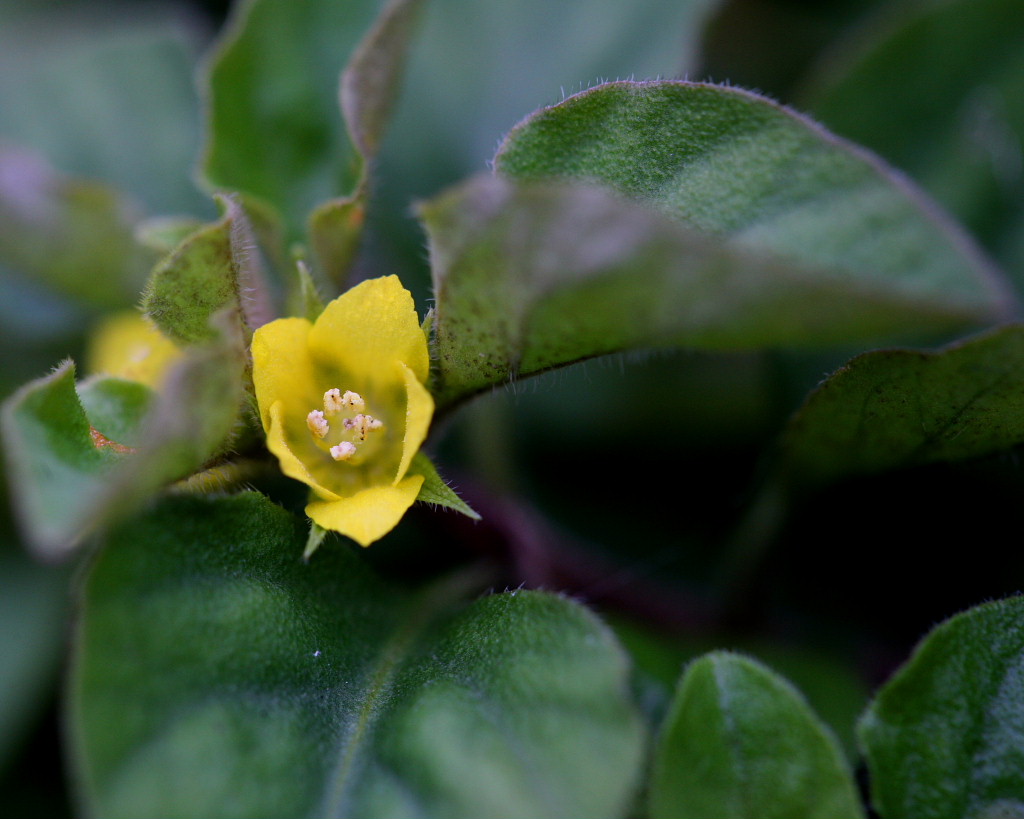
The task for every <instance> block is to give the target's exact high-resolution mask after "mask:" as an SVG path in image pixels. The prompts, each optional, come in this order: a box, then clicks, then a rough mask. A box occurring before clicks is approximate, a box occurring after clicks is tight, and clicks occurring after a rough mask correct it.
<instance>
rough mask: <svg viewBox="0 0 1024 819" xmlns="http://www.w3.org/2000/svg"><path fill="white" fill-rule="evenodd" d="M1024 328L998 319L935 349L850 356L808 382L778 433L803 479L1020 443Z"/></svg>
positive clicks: (1023, 438) (795, 474) (793, 474)
mask: <svg viewBox="0 0 1024 819" xmlns="http://www.w3.org/2000/svg"><path fill="white" fill-rule="evenodd" d="M1021 406H1024V328H1022V327H1006V328H1004V329H1002V330H998V331H996V332H993V333H990V334H988V335H985V336H982V337H980V338H976V339H972V340H970V341H967V342H962V343H957V344H954V345H952V346H950V347H947V348H945V349H943V350H939V351H938V352H934V353H927V352H918V351H913V350H882V351H879V352H873V353H865V354H864V355H861V356H858V357H857V358H854V359H853V360H852V361H850V362H849V363H847V364H846V366H844V367H843V368H841V369H840V370H838V371H837V372H835V373H834V374H833V375H832V376H831V377H829V378H828V379H827V380H826V381H825V382H824V383H823V384H821V386H819V387H818V388H817V390H815V391H814V392H813V393H812V394H811V395H810V397H809V398H808V399H807V402H806V403H805V404H804V406H803V407H802V408H801V409H800V410H799V411H798V412H797V414H796V415H795V416H794V417H793V419H792V421H791V422H790V425H789V428H788V430H787V432H786V435H785V437H784V439H783V459H784V464H785V465H784V467H783V468H784V469H785V470H787V471H788V475H789V478H790V479H791V480H794V481H796V482H798V483H799V484H801V485H810V486H817V485H820V484H821V483H822V482H825V481H829V480H834V479H836V478H840V477H844V476H847V475H856V474H863V473H871V472H880V471H884V470H887V469H896V468H900V467H908V466H917V465H919V464H924V463H930V462H934V461H959V460H964V459H967V458H977V457H980V456H983V455H989V454H991V453H994V452H999V451H1001V450H1006V449H1010V448H1011V447H1015V446H1018V445H1020V444H1022V443H1024V415H1022V413H1021Z"/></svg>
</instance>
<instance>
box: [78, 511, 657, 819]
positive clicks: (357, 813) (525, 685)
mask: <svg viewBox="0 0 1024 819" xmlns="http://www.w3.org/2000/svg"><path fill="white" fill-rule="evenodd" d="M306 537H307V531H306V526H305V525H304V524H303V523H302V522H301V521H299V520H298V519H296V518H293V517H292V516H290V515H288V514H287V513H285V512H284V511H282V510H281V509H280V508H278V507H275V506H274V505H273V504H271V503H270V502H269V501H267V500H266V499H264V498H262V497H261V496H259V495H256V494H252V493H247V494H242V495H239V496H235V497H232V498H217V499H214V498H208V497H204V498H173V499H168V500H166V501H164V502H163V503H162V504H161V505H160V506H158V507H157V508H156V509H154V510H153V511H152V512H151V513H150V514H148V515H147V516H145V517H143V518H141V519H138V520H137V521H135V522H134V523H132V524H130V525H127V526H125V527H124V528H122V529H120V530H118V531H117V532H115V533H114V534H112V536H111V537H110V539H109V541H108V542H107V544H106V547H105V548H104V550H103V551H102V552H101V554H100V555H99V558H98V560H97V562H96V563H95V565H94V566H93V567H92V569H91V572H90V575H89V577H88V578H87V580H86V584H85V589H84V595H83V609H82V617H81V619H80V620H79V622H78V628H77V633H76V638H75V644H76V650H75V661H74V666H73V669H72V675H71V698H70V702H71V725H72V732H73V736H74V742H75V747H76V748H77V750H78V753H77V754H76V756H75V759H76V760H77V762H78V765H79V770H78V775H79V778H80V781H81V782H82V784H83V793H84V798H85V805H84V807H85V808H86V811H87V812H89V813H93V814H97V815H103V816H109V817H119V816H125V817H128V816H131V817H134V816H154V815H159V816H163V817H175V816H225V815H231V816H237V817H246V816H295V817H299V816H310V817H336V816H346V817H381V816H422V817H438V818H439V819H440V817H445V818H446V819H457V818H458V817H467V819H469V817H472V818H473V819H476V818H477V817H481V816H503V817H520V816H521V817H529V819H537V818H538V817H548V816H550V817H566V816H587V817H595V819H598V818H599V817H612V816H621V815H622V814H623V812H624V811H625V809H626V807H627V802H628V799H629V797H630V794H631V790H632V788H633V786H634V785H635V780H636V777H637V774H638V770H639V766H640V764H641V756H642V733H641V729H640V725H639V722H638V718H637V715H636V713H635V711H634V709H633V706H632V704H631V703H630V702H629V700H628V695H627V666H626V663H625V659H624V656H623V654H622V652H621V650H620V649H619V647H618V645H617V644H616V643H615V642H614V640H613V639H612V637H611V635H610V633H609V632H608V631H607V629H605V628H604V627H603V626H602V625H601V624H600V623H599V622H598V621H597V620H596V619H595V618H594V617H593V616H592V615H591V614H590V613H589V612H587V611H586V610H585V609H583V608H582V607H580V606H578V605H576V604H574V603H572V602H570V601H568V600H566V599H564V598H561V597H558V596H556V595H550V594H543V593H536V592H518V593H509V594H502V595H494V596H490V597H485V598H483V599H480V600H477V601H476V602H474V603H472V604H470V605H468V606H467V607H464V608H463V607H461V605H460V604H459V602H458V600H459V598H460V597H461V594H462V593H464V588H463V587H460V586H458V584H456V586H450V585H445V584H442V585H441V586H438V587H435V588H433V589H432V590H429V591H427V592H426V593H423V594H419V595H415V596H413V597H409V596H406V595H400V594H398V593H396V592H394V591H392V590H390V589H388V588H385V587H383V586H382V585H381V584H380V583H379V582H378V581H377V580H376V579H375V578H374V577H372V576H370V575H369V574H368V573H367V570H366V568H365V566H364V564H363V563H362V562H361V561H360V559H359V558H358V556H357V553H356V552H353V551H352V550H350V549H347V548H341V547H340V545H339V544H337V543H335V544H334V545H333V547H331V548H322V549H320V550H319V551H318V552H317V553H316V555H314V556H313V558H312V559H311V560H310V561H309V562H308V563H306V562H303V561H302V560H301V559H300V556H301V554H302V550H303V544H304V543H305V541H306ZM457 588H458V589H459V590H456V589H457ZM183 782H187V783H188V787H182V786H181V783H183Z"/></svg>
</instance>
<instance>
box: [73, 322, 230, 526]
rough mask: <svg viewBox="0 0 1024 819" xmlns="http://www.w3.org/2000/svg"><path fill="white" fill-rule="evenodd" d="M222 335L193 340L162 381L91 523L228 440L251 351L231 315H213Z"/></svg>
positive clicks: (115, 515) (206, 458) (191, 467)
mask: <svg viewBox="0 0 1024 819" xmlns="http://www.w3.org/2000/svg"><path fill="white" fill-rule="evenodd" d="M211 326H213V327H214V328H215V329H216V330H218V331H219V336H218V337H217V338H216V339H215V340H214V341H213V342H211V343H209V344H204V345H199V346H194V347H192V348H190V349H189V350H188V352H187V354H186V356H185V357H184V359H183V360H182V361H180V362H179V363H178V364H177V365H175V366H174V367H173V368H172V369H171V370H170V371H169V372H168V374H167V376H166V377H165V379H164V381H163V382H162V384H161V387H160V392H159V393H158V394H157V397H156V400H155V401H154V402H153V406H152V409H151V410H150V412H149V413H147V415H146V417H145V420H144V422H143V424H142V427H141V429H140V431H139V432H138V435H139V438H140V441H141V443H140V446H139V448H138V452H137V453H135V455H134V456H133V457H131V458H127V459H125V460H124V462H123V464H122V466H121V467H120V468H119V469H118V470H117V471H116V472H115V473H113V474H112V475H111V476H110V479H109V480H108V481H107V483H106V485H105V486H104V487H103V491H102V493H101V496H100V497H99V498H98V499H97V500H96V502H95V504H94V511H93V514H92V517H91V520H90V524H89V525H90V528H92V527H97V526H100V525H105V524H109V523H110V522H111V521H114V520H119V519H121V518H122V517H125V516H127V515H128V514H130V513H132V512H134V511H135V509H136V508H138V507H139V506H141V505H142V504H143V503H144V502H145V501H146V500H148V499H149V498H150V497H151V496H152V495H153V494H154V493H156V492H158V491H159V490H160V489H162V488H163V487H164V486H166V485H168V484H170V483H172V482H174V481H178V480H181V479H183V478H187V477H188V476H189V475H191V474H192V473H194V472H196V471H197V470H199V469H201V468H202V467H204V466H205V465H207V464H208V463H209V462H210V461H212V460H214V459H215V458H217V457H218V456H221V455H223V454H225V453H226V452H227V451H228V450H229V449H230V447H231V444H232V441H233V439H234V437H235V435H236V434H237V433H238V432H240V431H241V426H240V420H241V418H242V416H243V412H244V402H245V397H246V392H245V383H246V379H247V377H248V375H247V367H248V363H249V362H248V357H247V351H246V347H245V345H244V343H243V342H242V339H241V334H240V331H239V328H238V327H237V326H236V325H235V323H234V319H233V316H232V315H231V312H230V310H229V312H228V313H226V314H225V313H221V314H218V315H216V316H214V320H213V323H212V325H211Z"/></svg>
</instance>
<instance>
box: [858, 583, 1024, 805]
mask: <svg viewBox="0 0 1024 819" xmlns="http://www.w3.org/2000/svg"><path fill="white" fill-rule="evenodd" d="M1022 618H1024V598H1022V597H1013V598H1009V599H1006V600H1000V601H997V602H994V603H986V604H985V605H982V606H978V607H976V608H973V609H970V610H969V611H966V612H964V613H963V614H958V615H957V616H955V617H953V618H951V619H949V620H947V621H946V622H945V623H943V624H942V625H940V626H938V627H937V628H935V629H934V630H932V631H931V632H930V633H929V634H928V636H927V637H925V638H924V640H923V641H922V642H921V643H920V645H918V647H917V648H916V649H915V651H914V654H913V656H912V657H911V658H910V660H909V662H907V664H906V665H904V666H903V667H902V668H901V669H900V670H899V671H898V672H897V673H896V675H895V676H894V677H893V678H892V679H891V680H890V681H889V682H888V683H886V685H885V686H884V687H883V688H882V690H881V691H880V692H879V694H878V696H877V697H876V698H875V700H874V702H872V704H871V706H870V707H869V708H868V710H867V712H866V713H865V714H864V716H863V718H862V719H861V722H860V725H859V733H860V740H861V744H862V745H863V747H864V750H865V753H866V755H867V760H868V768H869V770H870V774H871V793H872V801H873V803H874V805H875V807H876V808H877V810H878V812H879V814H880V815H881V816H883V817H885V819H911V817H912V818H913V819H962V817H972V818H976V819H997V817H1007V816H1021V815H1024V743H1022V742H1021V736H1022V735H1024V631H1022V630H1021V628H1020V623H1021V619H1022Z"/></svg>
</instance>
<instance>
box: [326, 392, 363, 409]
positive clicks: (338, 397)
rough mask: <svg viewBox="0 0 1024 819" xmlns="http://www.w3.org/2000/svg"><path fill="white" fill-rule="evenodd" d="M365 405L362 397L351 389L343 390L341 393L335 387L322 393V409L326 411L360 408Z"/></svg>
mask: <svg viewBox="0 0 1024 819" xmlns="http://www.w3.org/2000/svg"><path fill="white" fill-rule="evenodd" d="M365 406H366V402H365V401H363V397H362V396H361V395H360V394H359V393H357V392H352V390H345V394H344V395H342V393H341V390H339V389H338V388H337V387H335V388H334V389H333V390H328V391H327V392H325V393H324V411H325V412H328V413H334V412H341V411H342V410H343V409H354V410H361V409H362V408H363V407H365Z"/></svg>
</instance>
